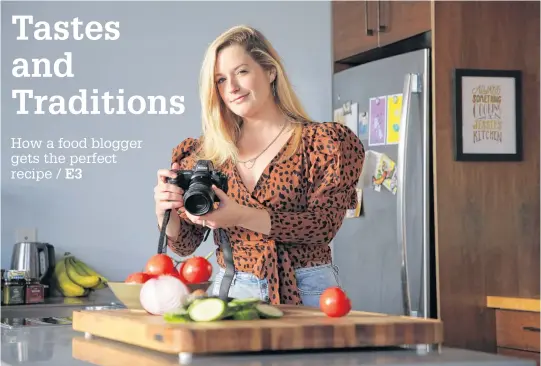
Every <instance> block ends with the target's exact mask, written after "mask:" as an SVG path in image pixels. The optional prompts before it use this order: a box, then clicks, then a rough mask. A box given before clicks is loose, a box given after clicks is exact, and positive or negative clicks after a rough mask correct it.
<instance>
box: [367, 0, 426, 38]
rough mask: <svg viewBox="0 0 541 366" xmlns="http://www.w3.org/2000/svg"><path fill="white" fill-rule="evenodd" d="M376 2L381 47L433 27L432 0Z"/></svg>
mask: <svg viewBox="0 0 541 366" xmlns="http://www.w3.org/2000/svg"><path fill="white" fill-rule="evenodd" d="M371 2H372V1H371ZM374 3H376V4H377V6H378V11H377V13H378V15H377V20H378V28H377V29H378V30H379V32H378V44H379V47H383V46H386V45H388V44H391V43H394V42H398V41H400V40H403V39H406V38H409V37H411V36H414V35H416V34H420V33H423V32H426V31H429V30H430V29H431V14H430V1H394V0H393V1H389V0H385V1H383V0H378V1H376V2H374Z"/></svg>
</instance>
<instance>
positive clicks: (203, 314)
mask: <svg viewBox="0 0 541 366" xmlns="http://www.w3.org/2000/svg"><path fill="white" fill-rule="evenodd" d="M226 310H227V304H226V303H225V302H224V301H223V300H221V299H217V298H207V299H198V300H197V301H194V302H193V303H192V304H191V305H190V307H189V308H188V314H189V315H190V318H191V319H192V320H193V321H195V322H212V321H216V320H220V319H222V318H223V317H224V316H225V315H226V314H227V311H226Z"/></svg>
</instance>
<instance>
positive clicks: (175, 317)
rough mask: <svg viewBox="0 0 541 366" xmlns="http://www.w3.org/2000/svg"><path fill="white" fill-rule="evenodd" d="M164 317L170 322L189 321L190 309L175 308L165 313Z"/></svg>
mask: <svg viewBox="0 0 541 366" xmlns="http://www.w3.org/2000/svg"><path fill="white" fill-rule="evenodd" d="M163 319H164V320H165V321H166V322H168V323H187V322H189V321H190V318H189V316H188V311H187V310H186V309H184V308H179V309H175V310H173V311H169V312H167V313H165V314H164V315H163Z"/></svg>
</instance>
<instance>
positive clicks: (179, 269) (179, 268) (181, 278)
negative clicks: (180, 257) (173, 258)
mask: <svg viewBox="0 0 541 366" xmlns="http://www.w3.org/2000/svg"><path fill="white" fill-rule="evenodd" d="M183 267H184V262H181V263H180V265H179V266H178V272H176V273H177V275H178V278H180V280H181V281H182V283H184V284H187V283H188V281H186V279H185V278H184V275H183V274H182V268H183Z"/></svg>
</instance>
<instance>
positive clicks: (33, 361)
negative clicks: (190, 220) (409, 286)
mask: <svg viewBox="0 0 541 366" xmlns="http://www.w3.org/2000/svg"><path fill="white" fill-rule="evenodd" d="M20 364H25V365H40V366H58V365H70V366H79V365H102V366H106V365H129V364H135V365H153V366H162V365H163V366H165V365H178V364H179V358H178V356H175V355H166V354H162V353H158V352H153V351H148V350H145V349H142V348H139V347H132V346H129V345H124V344H120V343H116V342H112V341H107V340H104V339H98V338H93V339H89V340H87V339H85V337H84V335H83V334H82V333H79V332H75V331H73V330H72V329H71V328H70V327H69V326H61V327H54V328H53V327H51V328H33V329H30V328H29V329H14V330H8V329H3V330H2V365H5V366H15V365H20ZM189 364H191V365H205V366H214V365H216V366H229V365H235V366H266V365H269V366H270V365H272V366H292V365H294V366H339V365H340V366H342V365H343V366H346V365H347V366H360V365H363V366H366V365H385V366H391V365H396V366H398V365H400V366H405V365H411V366H413V365H423V366H442V365H445V366H500V365H501V366H534V365H535V362H534V361H528V360H519V359H514V358H509V357H504V356H499V355H493V354H486V353H481V352H474V351H466V350H459V349H452V348H443V349H441V350H440V351H433V352H429V353H427V354H423V353H422V352H417V351H415V350H405V349H394V350H393V349H387V350H378V351H375V350H364V351H342V352H313V351H310V352H289V353H266V354H261V353H256V354H242V355H220V356H194V357H193V358H192V359H191V361H190V362H189Z"/></svg>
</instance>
